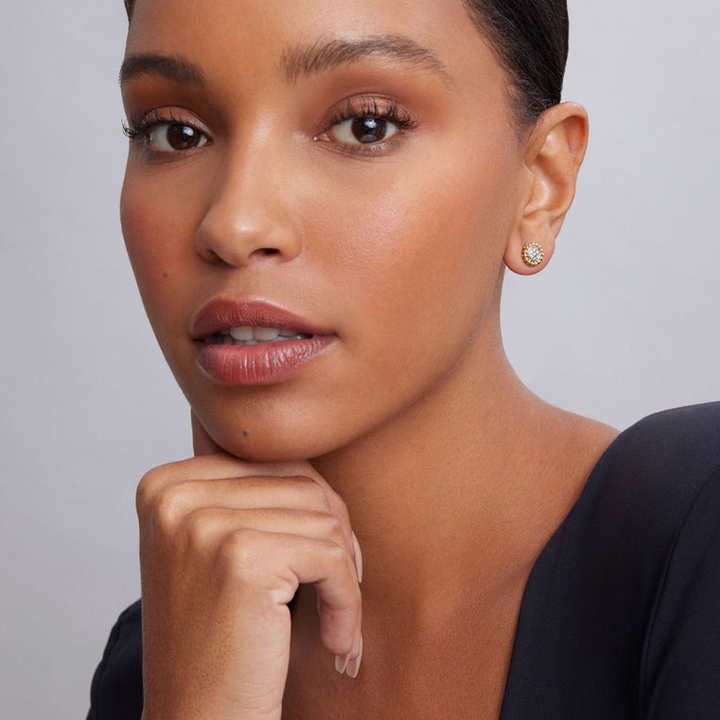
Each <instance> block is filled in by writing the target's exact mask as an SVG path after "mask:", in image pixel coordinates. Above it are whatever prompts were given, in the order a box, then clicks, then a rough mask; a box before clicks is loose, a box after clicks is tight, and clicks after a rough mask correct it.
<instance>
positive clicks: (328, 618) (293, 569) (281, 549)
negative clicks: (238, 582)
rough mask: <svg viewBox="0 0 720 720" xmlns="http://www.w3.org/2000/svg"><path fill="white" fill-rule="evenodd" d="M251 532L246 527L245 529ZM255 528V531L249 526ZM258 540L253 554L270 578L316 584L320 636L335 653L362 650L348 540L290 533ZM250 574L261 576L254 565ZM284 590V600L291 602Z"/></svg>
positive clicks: (358, 603)
mask: <svg viewBox="0 0 720 720" xmlns="http://www.w3.org/2000/svg"><path fill="white" fill-rule="evenodd" d="M242 532H243V533H247V532H248V531H247V530H243V531H242ZM250 532H253V531H250ZM261 535H262V540H261V538H260V534H258V536H257V540H256V541H255V542H254V543H253V553H252V556H253V557H254V558H257V560H256V561H255V562H256V563H262V564H263V565H264V570H265V573H266V577H268V578H275V579H283V578H284V579H285V580H286V582H287V586H288V587H290V585H291V583H293V584H294V585H295V589H296V588H297V584H303V583H311V584H312V585H314V587H315V591H316V592H317V594H318V596H319V597H320V598H321V604H322V614H321V620H320V639H321V641H322V643H323V645H324V646H325V647H326V648H327V649H328V650H329V651H330V652H331V653H333V654H334V655H341V656H346V655H348V654H352V653H353V652H355V653H357V648H356V638H357V636H358V634H359V622H360V618H361V615H360V608H361V604H362V598H361V596H360V590H359V587H358V584H357V579H356V577H355V573H354V571H353V569H352V566H353V562H352V560H351V559H350V557H349V555H348V552H347V549H346V548H345V547H344V545H338V544H337V543H334V542H329V541H326V540H318V539H315V538H308V537H305V536H300V535H289V534H285V533H262V534H261ZM250 573H251V575H252V576H253V577H254V578H256V577H257V574H256V572H255V571H254V570H252V569H251V570H250ZM292 595H294V591H293V592H292V594H290V593H288V592H287V591H286V592H285V594H284V595H282V596H280V598H281V601H282V602H284V603H288V602H289V601H290V600H291V599H292Z"/></svg>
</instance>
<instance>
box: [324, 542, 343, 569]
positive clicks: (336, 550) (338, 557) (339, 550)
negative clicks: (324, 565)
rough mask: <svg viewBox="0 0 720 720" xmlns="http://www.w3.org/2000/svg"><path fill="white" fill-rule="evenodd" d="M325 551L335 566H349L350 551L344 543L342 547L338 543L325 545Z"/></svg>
mask: <svg viewBox="0 0 720 720" xmlns="http://www.w3.org/2000/svg"><path fill="white" fill-rule="evenodd" d="M325 551H326V553H327V556H328V558H329V560H330V562H331V563H332V564H333V565H334V566H337V567H341V566H343V565H347V562H348V551H347V548H346V547H345V543H344V542H343V543H342V544H341V545H340V544H338V543H336V542H328V543H327V544H326V545H325Z"/></svg>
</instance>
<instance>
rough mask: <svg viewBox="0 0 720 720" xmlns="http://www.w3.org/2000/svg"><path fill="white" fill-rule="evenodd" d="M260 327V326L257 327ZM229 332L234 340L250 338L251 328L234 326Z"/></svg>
mask: <svg viewBox="0 0 720 720" xmlns="http://www.w3.org/2000/svg"><path fill="white" fill-rule="evenodd" d="M258 329H260V328H258ZM230 334H231V335H232V337H233V339H234V340H252V339H253V329H252V328H251V327H247V326H245V327H236V328H230Z"/></svg>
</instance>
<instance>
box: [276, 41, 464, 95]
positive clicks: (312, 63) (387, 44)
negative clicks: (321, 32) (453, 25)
mask: <svg viewBox="0 0 720 720" xmlns="http://www.w3.org/2000/svg"><path fill="white" fill-rule="evenodd" d="M371 55H373V56H379V57H383V58H387V59H390V60H395V61H399V62H402V63H405V64H408V65H415V66H417V67H419V68H424V69H427V70H431V71H432V72H434V73H436V74H437V75H438V76H440V77H441V78H442V80H443V81H444V82H445V83H446V84H449V85H452V84H453V82H454V81H453V79H452V76H451V75H450V74H449V73H448V71H447V69H446V67H445V65H444V63H443V62H442V60H440V58H439V57H438V56H437V54H436V53H435V52H434V51H433V50H431V49H430V48H427V47H424V46H422V45H420V44H419V43H417V42H415V40H413V39H411V38H409V37H406V36H404V35H371V36H369V37H363V38H356V39H337V38H328V39H320V40H317V41H316V42H314V43H312V44H309V45H308V44H306V45H297V46H295V47H292V48H288V49H286V50H285V51H284V52H283V53H282V56H281V60H280V68H281V70H282V72H283V74H284V76H285V79H286V81H287V82H289V83H293V82H295V81H296V80H297V79H298V78H300V77H309V76H311V75H315V74H317V73H321V72H323V71H326V70H332V69H333V68H336V67H339V66H340V65H345V64H346V63H351V62H356V61H358V60H360V59H361V58H364V57H368V56H371Z"/></svg>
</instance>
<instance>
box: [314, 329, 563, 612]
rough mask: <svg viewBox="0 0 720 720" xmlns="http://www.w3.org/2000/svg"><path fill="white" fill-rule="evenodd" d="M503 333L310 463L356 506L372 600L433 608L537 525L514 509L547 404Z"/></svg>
mask: <svg viewBox="0 0 720 720" xmlns="http://www.w3.org/2000/svg"><path fill="white" fill-rule="evenodd" d="M496 337H497V341H496V342H490V343H487V342H485V343H480V342H477V343H476V344H475V345H474V346H473V348H472V349H471V350H470V351H469V352H468V353H467V354H466V356H465V357H464V358H463V359H462V361H461V362H460V363H459V364H458V366H456V368H455V369H454V371H453V372H452V373H451V374H450V375H449V376H448V377H446V378H445V379H444V381H443V382H442V383H440V384H438V385H437V386H436V387H434V388H433V391H432V393H431V394H429V395H427V396H425V397H423V398H421V399H419V400H417V401H416V402H415V403H414V404H413V405H412V406H411V407H408V408H405V409H404V410H403V411H402V412H401V413H399V414H397V415H396V416H395V417H393V418H392V420H390V421H388V422H387V423H385V424H384V425H383V426H381V427H378V428H376V429H374V430H373V431H372V433H369V434H367V435H365V436H364V437H362V438H360V439H358V440H356V441H355V442H353V443H352V444H350V445H347V446H345V447H343V448H341V449H339V450H337V451H335V452H333V453H330V454H327V455H323V456H321V457H318V458H314V459H313V460H312V461H311V462H312V464H313V465H314V466H315V467H316V469H317V470H318V472H320V474H321V475H322V476H323V477H324V478H325V479H326V480H327V481H328V482H329V483H330V485H331V486H332V487H333V488H334V489H335V490H336V491H337V492H338V493H339V494H340V496H341V497H342V498H343V499H344V501H345V503H346V505H347V507H348V511H349V514H350V520H351V523H352V527H353V529H354V531H355V533H356V535H357V536H358V540H359V542H360V546H361V548H362V554H363V563H364V578H363V584H362V591H363V598H364V600H363V606H364V607H368V606H369V607H370V608H372V606H373V603H375V605H376V607H377V608H387V607H388V606H390V607H392V606H393V604H391V603H395V601H397V602H400V600H402V604H403V606H404V607H405V608H407V607H408V603H410V604H411V605H413V606H414V607H412V608H411V609H410V612H411V613H413V614H415V615H417V616H427V617H437V608H438V606H442V607H446V606H447V602H446V599H447V597H448V596H451V597H455V596H458V593H460V595H462V590H463V588H465V587H467V583H468V582H469V581H470V580H472V583H473V587H474V588H475V589H476V588H477V586H478V583H480V584H482V583H483V579H482V577H480V574H482V573H486V574H487V577H488V578H489V577H490V576H491V575H492V574H493V573H495V572H497V570H498V567H499V560H498V558H499V557H500V556H501V555H502V562H503V563H504V565H503V567H504V568H507V567H508V565H507V561H508V557H509V556H510V555H511V554H512V553H510V555H509V554H508V553H507V552H506V550H507V545H508V543H510V544H512V543H513V542H515V541H516V540H515V539H514V534H519V535H520V536H523V534H525V533H527V532H528V531H529V529H528V528H527V527H522V525H521V523H523V522H525V521H524V520H523V518H522V513H518V512H517V510H518V507H517V506H518V503H519V499H521V502H522V503H523V504H525V503H527V501H528V500H530V498H531V496H532V495H533V494H535V493H536V492H538V490H539V488H534V487H533V478H532V477H530V474H529V472H528V470H527V468H529V467H531V466H532V465H533V464H537V460H536V459H535V456H534V455H533V454H532V450H533V449H532V447H531V443H530V442H529V440H532V438H533V434H532V431H531V430H530V429H529V428H530V427H531V426H532V425H533V423H535V424H542V423H543V422H545V421H546V420H547V414H548V413H549V412H551V411H550V410H549V409H548V406H547V405H545V404H544V403H542V402H541V401H540V400H538V399H537V398H536V397H535V396H534V395H532V394H531V393H530V392H529V391H528V390H527V389H526V388H525V387H524V386H523V385H522V383H520V381H519V380H518V378H517V376H516V375H515V373H514V372H513V370H512V368H511V367H510V365H509V363H508V361H507V359H506V357H505V354H504V350H503V348H502V343H501V341H500V338H499V330H498V331H497V335H496ZM555 412H557V411H555ZM540 462H542V461H540ZM518 542H519V541H518ZM520 544H521V543H520ZM479 568H482V571H480V570H479ZM489 590H490V588H489Z"/></svg>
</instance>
